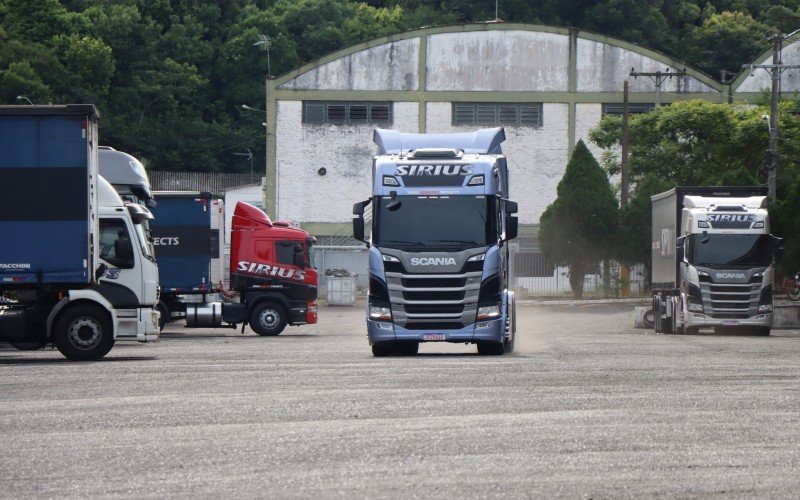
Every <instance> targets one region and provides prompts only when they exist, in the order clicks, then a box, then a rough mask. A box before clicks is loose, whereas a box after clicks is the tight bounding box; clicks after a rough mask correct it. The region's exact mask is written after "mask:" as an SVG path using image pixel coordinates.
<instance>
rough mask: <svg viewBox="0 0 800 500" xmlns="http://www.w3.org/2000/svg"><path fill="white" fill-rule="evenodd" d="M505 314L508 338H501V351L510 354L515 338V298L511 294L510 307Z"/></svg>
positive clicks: (512, 350)
mask: <svg viewBox="0 0 800 500" xmlns="http://www.w3.org/2000/svg"><path fill="white" fill-rule="evenodd" d="M508 311H509V312H508V314H507V315H506V329H507V331H508V338H507V339H504V340H503V353H504V354H511V353H513V352H514V344H515V343H516V340H517V299H516V298H514V296H513V295H512V296H511V307H509V308H508Z"/></svg>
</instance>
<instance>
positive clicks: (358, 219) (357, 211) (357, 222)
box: [353, 199, 372, 243]
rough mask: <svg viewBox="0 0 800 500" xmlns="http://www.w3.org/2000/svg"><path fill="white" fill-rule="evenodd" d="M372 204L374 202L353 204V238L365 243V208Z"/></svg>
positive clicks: (367, 201)
mask: <svg viewBox="0 0 800 500" xmlns="http://www.w3.org/2000/svg"><path fill="white" fill-rule="evenodd" d="M370 203H372V200H371V199H370V200H364V201H359V202H358V203H354V204H353V215H355V217H353V238H355V239H356V240H358V241H361V242H363V243H366V241H365V240H364V208H366V206H367V205H369V204H370Z"/></svg>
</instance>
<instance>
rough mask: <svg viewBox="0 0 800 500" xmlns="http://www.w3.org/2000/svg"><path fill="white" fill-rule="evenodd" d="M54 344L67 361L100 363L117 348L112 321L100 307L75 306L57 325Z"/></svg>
mask: <svg viewBox="0 0 800 500" xmlns="http://www.w3.org/2000/svg"><path fill="white" fill-rule="evenodd" d="M53 343H54V344H55V345H56V347H57V348H58V350H59V351H61V354H63V355H64V357H66V358H67V359H71V360H73V361H96V360H98V359H100V358H102V357H103V356H105V355H106V354H108V351H110V350H111V348H112V347H114V332H113V328H112V326H111V319H110V318H109V316H108V313H107V312H106V311H105V310H103V309H101V308H100V307H98V306H94V305H89V304H79V305H76V306H73V307H71V308H69V309H67V310H66V311H64V312H63V313H62V314H61V315H60V316H59V318H58V320H57V321H56V324H55V329H54V330H53Z"/></svg>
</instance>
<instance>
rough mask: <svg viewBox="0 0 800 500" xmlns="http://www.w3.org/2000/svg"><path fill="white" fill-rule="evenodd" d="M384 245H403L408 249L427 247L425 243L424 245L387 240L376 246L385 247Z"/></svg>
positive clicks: (414, 242) (418, 242) (416, 242)
mask: <svg viewBox="0 0 800 500" xmlns="http://www.w3.org/2000/svg"><path fill="white" fill-rule="evenodd" d="M384 245H403V246H406V247H421V246H425V243H422V242H420V241H397V240H387V241H381V242H380V243H377V244H376V246H379V247H380V246H384Z"/></svg>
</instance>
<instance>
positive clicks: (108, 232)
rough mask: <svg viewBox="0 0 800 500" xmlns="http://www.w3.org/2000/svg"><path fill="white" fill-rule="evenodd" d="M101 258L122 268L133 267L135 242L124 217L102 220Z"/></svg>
mask: <svg viewBox="0 0 800 500" xmlns="http://www.w3.org/2000/svg"><path fill="white" fill-rule="evenodd" d="M100 258H101V259H103V260H104V261H106V262H108V263H109V264H111V265H112V266H114V267H118V268H120V269H133V264H134V259H133V244H132V243H131V237H130V234H129V233H128V228H127V227H125V221H123V220H122V219H102V220H101V221H100Z"/></svg>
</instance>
